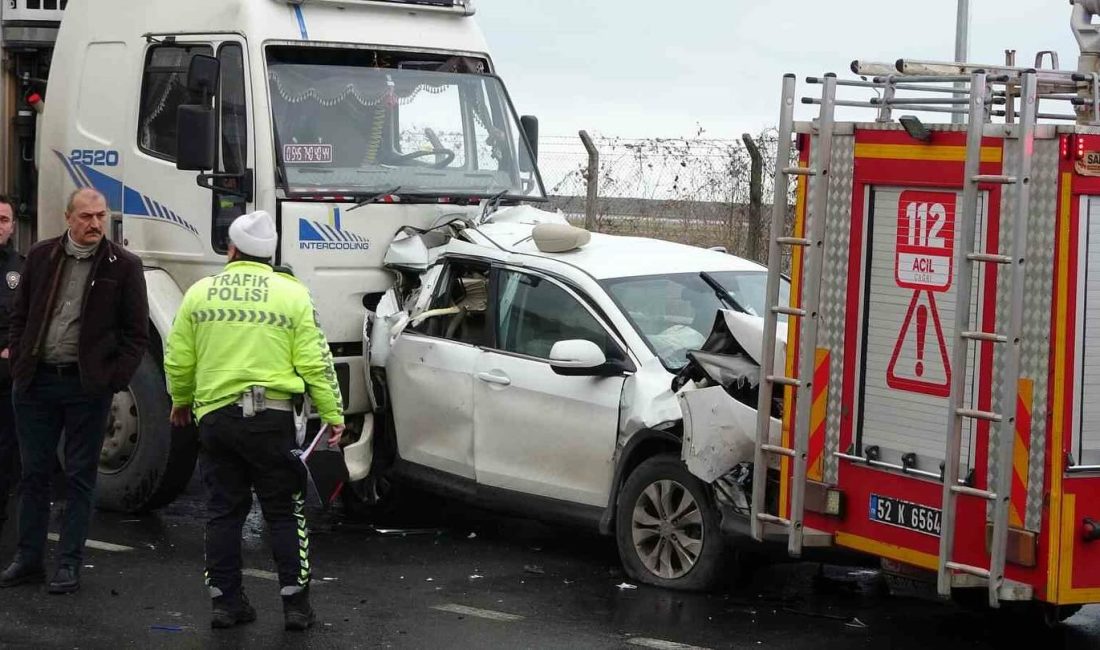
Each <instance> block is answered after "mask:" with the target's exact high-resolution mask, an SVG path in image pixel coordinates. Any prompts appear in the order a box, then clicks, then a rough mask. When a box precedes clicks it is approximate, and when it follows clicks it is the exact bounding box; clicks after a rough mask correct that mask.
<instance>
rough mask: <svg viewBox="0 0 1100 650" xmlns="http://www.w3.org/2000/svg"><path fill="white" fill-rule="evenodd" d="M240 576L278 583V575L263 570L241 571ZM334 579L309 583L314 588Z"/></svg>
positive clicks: (323, 579)
mask: <svg viewBox="0 0 1100 650" xmlns="http://www.w3.org/2000/svg"><path fill="white" fill-rule="evenodd" d="M241 575H245V576H249V577H252V578H259V579H260V580H270V581H272V582H278V581H279V574H278V573H275V572H273V571H264V570H263V569H241ZM335 579H336V578H321V580H317V579H314V580H313V581H312V582H310V585H312V586H314V587H316V586H317V585H323V584H325V581H328V582H332V581H334V580H335Z"/></svg>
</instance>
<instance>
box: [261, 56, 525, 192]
mask: <svg viewBox="0 0 1100 650" xmlns="http://www.w3.org/2000/svg"><path fill="white" fill-rule="evenodd" d="M334 52H336V54H334ZM387 63H388V66H387ZM383 66H385V67H383ZM425 67H428V68H430V69H424V68H425ZM455 67H456V66H454V65H450V66H448V65H446V64H439V65H435V64H431V65H425V62H424V61H415V62H413V61H397V62H396V63H394V62H393V61H386V58H385V57H384V56H382V55H381V53H375V52H362V53H360V54H356V53H349V52H347V51H344V52H338V51H335V50H328V49H320V48H289V47H275V48H269V50H268V82H269V87H270V92H271V106H272V113H273V117H274V121H275V139H276V145H277V147H276V155H277V156H278V162H279V170H280V173H281V174H282V175H283V178H282V181H283V185H284V187H285V188H286V189H287V190H288V191H289V192H290V193H291V194H318V193H321V194H340V195H357V196H358V195H370V194H372V193H376V192H380V191H383V190H387V189H392V188H398V187H399V188H400V191H399V192H397V193H398V194H399V196H401V197H416V196H424V197H439V198H457V199H461V198H475V197H476V198H483V197H489V196H498V195H499V196H500V197H501V198H506V199H509V198H510V199H522V200H528V201H530V200H542V199H544V198H545V191H544V189H543V185H542V180H541V179H540V178H539V175H538V171H537V169H536V167H535V164H534V162H533V156H532V155H531V151H530V148H529V147H528V146H527V141H526V139H525V138H524V136H523V132H522V130H521V128H520V124H519V120H518V119H517V118H516V114H515V111H514V110H513V108H512V105H511V102H510V100H509V98H508V95H507V92H506V91H505V89H504V85H503V84H502V83H501V82H500V80H499V79H498V78H496V77H493V76H489V75H485V74H478V73H474V72H456V71H453V70H454V69H455ZM441 70H451V71H441Z"/></svg>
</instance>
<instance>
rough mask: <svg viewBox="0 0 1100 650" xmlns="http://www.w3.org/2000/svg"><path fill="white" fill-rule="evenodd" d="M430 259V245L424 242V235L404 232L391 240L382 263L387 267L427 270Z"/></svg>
mask: <svg viewBox="0 0 1100 650" xmlns="http://www.w3.org/2000/svg"><path fill="white" fill-rule="evenodd" d="M430 261H431V256H430V254H429V252H428V245H427V244H426V243H424V237H423V236H422V235H419V234H415V233H405V232H402V233H398V234H397V236H396V237H394V239H393V241H392V242H390V246H389V248H387V249H386V257H385V258H384V259H383V262H382V263H383V264H384V265H385V266H386V267H387V268H396V269H404V270H408V271H425V270H427V268H428V265H429V262H430Z"/></svg>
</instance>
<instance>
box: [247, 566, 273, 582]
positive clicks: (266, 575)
mask: <svg viewBox="0 0 1100 650" xmlns="http://www.w3.org/2000/svg"><path fill="white" fill-rule="evenodd" d="M241 573H242V574H243V575H246V576H252V577H253V578H260V579H261V580H273V581H275V582H278V581H279V574H278V573H272V572H271V571H263V570H261V569H243V570H242V571H241Z"/></svg>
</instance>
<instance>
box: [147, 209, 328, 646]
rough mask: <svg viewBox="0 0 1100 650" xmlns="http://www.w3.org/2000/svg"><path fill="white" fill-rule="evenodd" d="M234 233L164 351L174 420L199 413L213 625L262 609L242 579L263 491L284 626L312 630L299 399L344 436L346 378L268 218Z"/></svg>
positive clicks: (248, 220) (258, 215)
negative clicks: (281, 263) (249, 520)
mask: <svg viewBox="0 0 1100 650" xmlns="http://www.w3.org/2000/svg"><path fill="white" fill-rule="evenodd" d="M229 239H230V244H229V264H228V265H226V267H225V269H224V270H223V271H222V272H221V273H219V274H218V275H215V276H213V277H208V278H205V279H203V280H200V281H199V282H197V283H196V284H195V285H194V286H193V287H191V289H190V290H189V291H188V292H187V295H186V296H185V297H184V299H183V304H182V305H181V306H180V310H179V312H178V313H177V315H176V320H175V323H174V324H173V327H172V333H171V335H170V336H169V339H168V349H167V353H166V355H165V360H164V370H165V373H166V375H167V377H168V384H169V391H170V393H171V396H172V405H173V406H172V424H173V425H175V426H178V427H182V426H188V425H189V424H190V422H191V419H192V411H193V416H194V417H195V418H197V419H198V422H199V436H200V439H201V441H202V453H201V456H200V459H199V467H200V469H201V471H202V477H203V482H204V484H205V485H206V489H207V493H208V516H209V520H208V522H207V524H206V581H207V586H208V587H209V589H210V595H211V598H212V599H213V603H212V604H213V614H212V618H211V626H212V627H215V628H223V627H232V626H233V625H236V624H238V623H248V622H251V621H253V620H255V618H256V611H255V610H254V609H253V608H252V606H251V605H250V604H249V602H248V599H247V598H246V597H245V594H244V591H243V589H242V586H241V528H242V526H243V524H244V521H245V518H246V517H247V515H248V512H249V510H250V509H251V507H252V492H251V490H252V489H255V491H256V496H257V497H258V498H259V500H260V506H261V508H262V509H263V514H264V519H265V520H266V521H267V524H268V528H269V530H270V534H271V545H272V551H273V554H274V556H275V563H276V565H277V566H278V571H279V583H280V585H281V586H282V591H281V595H282V597H283V613H284V618H285V627H286V629H288V630H305V629H306V628H308V627H309V626H310V625H312V623H313V620H314V614H313V610H312V608H311V607H310V604H309V583H310V565H309V533H308V530H307V528H306V519H305V510H304V508H305V500H304V494H305V491H306V482H307V479H306V469H305V466H304V465H303V464H302V463H301V462H300V461H299V460H298V458H297V457H296V456H295V455H294V454H293V453H292V452H293V450H294V449H295V448H296V435H295V424H294V413H293V406H292V401H293V400H294V398H295V397H296V396H299V395H302V394H304V393H305V392H306V391H308V393H309V396H310V398H312V401H313V404H314V405H315V406H316V408H317V412H318V413H319V414H320V417H321V419H322V420H323V421H324V422H325V423H326V424H328V425H329V426H330V430H331V435H330V443H331V444H336V442H338V441H339V438H340V436H341V435H342V434H343V431H344V426H343V422H344V420H343V413H342V409H341V394H340V387H339V384H338V382H337V380H336V373H335V370H334V369H333V364H332V354H331V352H330V351H329V345H328V342H327V341H326V340H325V335H324V333H323V332H322V331H321V328H320V327H319V324H318V322H317V315H316V312H315V310H314V308H313V302H312V300H311V298H310V295H309V291H308V290H307V289H306V287H305V286H304V285H302V284H301V283H300V282H298V281H297V280H295V279H293V278H292V277H289V276H287V275H284V274H280V273H276V272H275V271H274V270H273V269H272V267H271V259H272V258H273V257H274V255H275V247H276V243H277V241H278V235H277V233H276V231H275V223H274V221H273V220H272V218H271V215H269V214H268V213H266V212H254V213H252V214H246V215H244V216H242V217H238V218H237V219H236V220H235V221H234V222H233V224H232V225H231V226H230V228H229Z"/></svg>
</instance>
